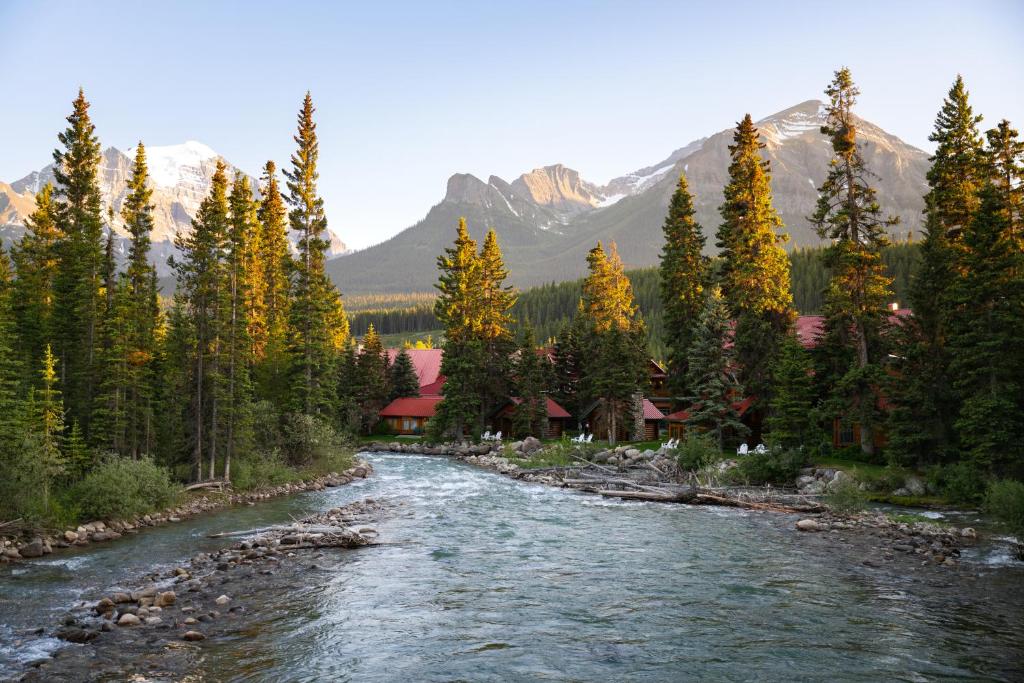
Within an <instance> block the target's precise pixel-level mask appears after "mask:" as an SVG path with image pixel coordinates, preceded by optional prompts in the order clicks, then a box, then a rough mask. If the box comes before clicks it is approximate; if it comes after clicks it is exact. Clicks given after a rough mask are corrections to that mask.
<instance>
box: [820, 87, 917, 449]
mask: <svg viewBox="0 0 1024 683" xmlns="http://www.w3.org/2000/svg"><path fill="white" fill-rule="evenodd" d="M859 93H860V91H859V90H858V89H857V87H856V86H855V85H854V83H853V78H852V77H851V75H850V71H849V69H847V68H845V67H844V68H842V69H840V70H839V71H837V72H836V74H835V79H834V80H833V81H832V83H831V84H830V85H829V86H828V88H826V89H825V94H826V95H828V97H829V104H828V105H826V119H825V125H824V126H822V128H821V132H822V133H823V134H824V135H827V136H829V138H830V139H831V141H832V149H833V152H834V155H835V156H834V157H833V159H832V162H831V165H830V167H829V172H828V176H827V177H826V178H825V182H824V183H823V184H822V186H821V187H820V188H818V205H817V210H816V211H815V213H814V215H813V216H812V217H811V218H810V221H811V222H812V223H813V224H814V225H815V226H816V228H817V231H818V235H819V236H820V237H822V238H823V239H829V240H832V244H831V246H829V248H828V249H827V251H826V264H827V266H828V267H829V270H830V275H831V279H830V281H829V286H828V289H827V291H826V294H825V306H824V313H825V332H826V335H829V334H831V335H832V336H833V337H834V338H837V339H839V340H840V341H841V343H842V344H843V345H845V346H847V347H848V348H850V349H851V350H852V351H853V363H852V364H851V365H850V366H849V367H847V368H845V369H841V370H840V375H841V376H840V377H839V379H838V381H837V382H836V384H835V387H836V390H835V392H833V399H834V400H833V401H832V404H833V405H835V406H838V407H839V412H841V413H842V414H844V415H845V416H847V418H848V419H853V420H855V421H856V422H858V423H859V424H860V445H861V451H862V452H863V453H864V454H865V455H869V456H870V455H873V454H874V450H875V444H874V436H875V430H876V426H877V423H878V422H879V421H880V419H881V416H880V415H879V412H878V402H879V401H878V392H879V388H880V387H881V385H882V384H883V383H884V381H885V374H884V371H883V370H882V367H881V365H880V363H881V360H882V359H883V358H885V355H886V354H885V349H884V347H883V339H884V332H885V328H886V326H887V320H888V312H887V309H886V303H887V302H888V300H889V299H890V298H891V294H890V291H889V286H890V284H891V279H890V278H889V277H888V276H887V275H886V274H885V268H884V265H883V264H882V259H881V250H882V248H883V247H885V246H886V245H888V243H889V241H888V237H887V235H886V232H885V230H886V228H887V227H889V226H891V225H894V224H895V223H896V222H897V220H896V219H894V218H889V219H883V218H882V217H881V209H880V208H879V206H878V202H877V201H876V199H875V190H874V188H872V187H871V186H870V185H869V184H868V180H869V178H870V177H871V172H870V171H869V170H868V169H867V167H866V165H865V164H864V159H863V157H862V156H861V152H860V149H859V148H858V146H857V124H856V120H855V118H854V115H853V106H854V104H855V103H856V98H857V95H858V94H859Z"/></svg>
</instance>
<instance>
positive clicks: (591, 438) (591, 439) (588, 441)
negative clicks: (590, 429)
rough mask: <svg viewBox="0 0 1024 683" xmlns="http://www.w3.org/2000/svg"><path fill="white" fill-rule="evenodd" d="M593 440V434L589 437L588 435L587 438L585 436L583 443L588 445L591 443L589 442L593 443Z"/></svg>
mask: <svg viewBox="0 0 1024 683" xmlns="http://www.w3.org/2000/svg"><path fill="white" fill-rule="evenodd" d="M593 440H594V435H593V434H590V435H588V436H587V440H586V441H584V442H583V443H590V442H591V441H593Z"/></svg>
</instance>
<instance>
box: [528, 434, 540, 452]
mask: <svg viewBox="0 0 1024 683" xmlns="http://www.w3.org/2000/svg"><path fill="white" fill-rule="evenodd" d="M543 445H544V444H542V443H541V442H540V439H538V438H537V437H535V436H528V437H526V438H525V439H523V452H524V453H533V452H534V451H537V450H540V448H541V446H543Z"/></svg>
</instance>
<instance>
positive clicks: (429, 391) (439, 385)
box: [420, 375, 445, 396]
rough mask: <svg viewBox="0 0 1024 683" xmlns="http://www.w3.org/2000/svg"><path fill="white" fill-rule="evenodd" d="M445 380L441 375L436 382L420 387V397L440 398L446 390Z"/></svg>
mask: <svg viewBox="0 0 1024 683" xmlns="http://www.w3.org/2000/svg"><path fill="white" fill-rule="evenodd" d="M444 380H445V378H444V375H441V376H440V377H438V378H437V380H436V381H434V382H431V383H430V384H424V385H423V386H421V387H420V396H440V395H441V394H442V392H443V390H444Z"/></svg>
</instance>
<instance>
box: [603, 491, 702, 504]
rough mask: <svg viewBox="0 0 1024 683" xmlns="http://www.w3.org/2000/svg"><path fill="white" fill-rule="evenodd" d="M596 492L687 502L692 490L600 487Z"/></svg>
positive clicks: (691, 496)
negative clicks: (619, 489)
mask: <svg viewBox="0 0 1024 683" xmlns="http://www.w3.org/2000/svg"><path fill="white" fill-rule="evenodd" d="M598 493H599V494H601V495H602V496H605V497H608V498H623V499H625V500H645V501H651V502H656V503H688V502H690V501H691V500H693V497H694V495H695V494H694V492H693V491H686V490H681V491H675V492H671V491H666V492H663V493H655V492H653V491H618V490H615V489H600V490H598Z"/></svg>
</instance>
